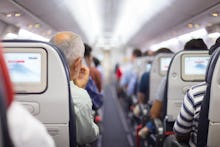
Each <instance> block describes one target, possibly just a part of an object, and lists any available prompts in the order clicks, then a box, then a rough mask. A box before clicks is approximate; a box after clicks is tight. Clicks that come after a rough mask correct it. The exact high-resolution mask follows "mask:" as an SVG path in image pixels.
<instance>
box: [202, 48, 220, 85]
mask: <svg viewBox="0 0 220 147" xmlns="http://www.w3.org/2000/svg"><path fill="white" fill-rule="evenodd" d="M219 55H220V47H218V48H217V49H215V51H214V53H212V56H211V58H210V60H209V63H208V67H207V70H206V78H205V80H206V82H207V83H211V80H212V74H213V71H214V68H215V64H216V62H217V60H218V56H219Z"/></svg>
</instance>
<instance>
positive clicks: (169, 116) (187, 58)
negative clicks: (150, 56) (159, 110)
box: [163, 51, 209, 131]
mask: <svg viewBox="0 0 220 147" xmlns="http://www.w3.org/2000/svg"><path fill="white" fill-rule="evenodd" d="M208 60H209V55H208V51H180V52H178V53H177V54H176V55H175V56H174V57H173V59H172V61H171V64H170V67H169V70H168V74H167V81H166V90H165V92H166V94H165V98H164V106H165V107H164V109H163V113H164V115H163V116H164V118H163V119H165V131H172V130H173V129H172V128H173V123H174V121H175V120H176V118H177V116H178V114H179V112H180V108H181V105H182V102H183V98H184V96H185V94H186V92H187V90H188V89H189V88H190V87H191V86H193V85H195V84H198V83H200V82H202V81H204V80H205V71H206V67H207V64H208Z"/></svg>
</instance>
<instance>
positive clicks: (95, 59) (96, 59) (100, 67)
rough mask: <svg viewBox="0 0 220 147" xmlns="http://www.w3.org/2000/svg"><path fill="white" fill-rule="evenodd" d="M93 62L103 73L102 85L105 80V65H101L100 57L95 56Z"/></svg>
mask: <svg viewBox="0 0 220 147" xmlns="http://www.w3.org/2000/svg"><path fill="white" fill-rule="evenodd" d="M92 59H93V62H94V64H95V67H96V69H97V70H98V71H99V72H100V73H101V77H102V85H103V82H104V70H103V67H102V65H101V62H100V60H99V59H98V58H96V57H93V58H92Z"/></svg>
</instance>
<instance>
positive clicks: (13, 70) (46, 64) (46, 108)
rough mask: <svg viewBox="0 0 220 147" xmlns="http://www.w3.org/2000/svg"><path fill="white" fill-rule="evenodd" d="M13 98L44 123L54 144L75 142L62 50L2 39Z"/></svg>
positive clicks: (64, 146)
mask: <svg viewBox="0 0 220 147" xmlns="http://www.w3.org/2000/svg"><path fill="white" fill-rule="evenodd" d="M3 46H4V52H5V53H4V55H5V58H6V60H7V64H8V67H9V71H10V75H11V77H12V81H13V83H14V86H15V91H16V97H15V100H16V101H19V102H20V103H21V104H22V105H24V106H25V107H26V108H27V110H29V111H30V113H32V114H33V115H34V116H35V117H36V118H37V119H39V120H40V121H41V122H42V123H44V125H45V126H46V127H47V129H48V132H49V133H50V134H51V136H52V137H53V138H54V140H55V143H56V146H57V147H75V146H76V128H75V118H74V116H75V115H74V108H72V106H73V105H72V104H73V102H72V98H71V93H70V86H69V81H70V77H69V69H68V66H67V63H66V60H65V58H64V56H63V55H62V52H61V51H60V50H59V49H57V48H56V47H55V46H53V45H50V44H48V43H44V42H39V41H27V40H19V41H10V40H9V41H3Z"/></svg>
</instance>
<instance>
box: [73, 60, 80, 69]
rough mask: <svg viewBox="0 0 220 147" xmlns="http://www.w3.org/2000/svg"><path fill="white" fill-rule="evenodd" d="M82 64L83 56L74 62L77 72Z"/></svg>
mask: <svg viewBox="0 0 220 147" xmlns="http://www.w3.org/2000/svg"><path fill="white" fill-rule="evenodd" d="M81 65H82V58H77V59H76V60H75V62H74V63H73V68H74V69H73V70H74V71H75V72H79V70H80V68H81Z"/></svg>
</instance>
